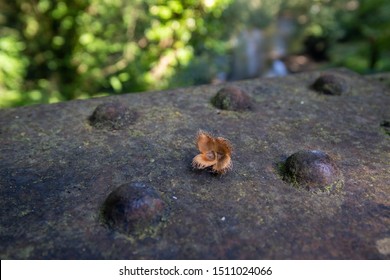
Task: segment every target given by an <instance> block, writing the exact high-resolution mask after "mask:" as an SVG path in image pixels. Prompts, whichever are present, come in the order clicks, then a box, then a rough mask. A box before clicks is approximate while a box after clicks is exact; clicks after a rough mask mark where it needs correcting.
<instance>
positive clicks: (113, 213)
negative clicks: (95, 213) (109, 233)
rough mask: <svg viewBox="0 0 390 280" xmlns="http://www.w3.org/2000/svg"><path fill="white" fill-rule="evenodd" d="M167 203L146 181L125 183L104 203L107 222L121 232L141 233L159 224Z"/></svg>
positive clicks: (104, 215)
mask: <svg viewBox="0 0 390 280" xmlns="http://www.w3.org/2000/svg"><path fill="white" fill-rule="evenodd" d="M164 211H165V203H164V201H163V200H162V198H161V196H160V195H159V194H158V193H157V191H156V190H155V189H154V188H153V187H151V186H149V185H146V184H144V183H140V182H135V183H129V184H124V185H122V186H120V187H118V188H117V189H115V190H114V191H113V192H111V193H110V195H109V196H108V197H107V199H106V201H105V203H104V205H103V211H102V212H103V217H104V219H105V222H106V223H107V224H108V225H109V226H110V227H111V228H113V229H115V230H118V231H119V232H122V233H126V234H132V233H140V232H142V231H144V230H147V229H148V228H150V227H153V226H157V225H158V224H159V222H161V219H162V218H163V216H164Z"/></svg>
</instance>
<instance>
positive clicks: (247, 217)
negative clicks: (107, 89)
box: [0, 70, 390, 259]
mask: <svg viewBox="0 0 390 280" xmlns="http://www.w3.org/2000/svg"><path fill="white" fill-rule="evenodd" d="M332 72H333V73H336V74H337V75H338V77H342V80H343V83H345V86H346V87H347V88H348V91H343V92H342V94H341V95H326V94H321V93H319V92H317V91H316V90H314V89H313V88H312V85H313V83H314V82H315V81H316V80H317V79H318V78H319V77H320V75H321V73H320V72H312V73H305V74H299V75H293V76H288V77H285V78H278V79H256V80H248V81H242V82H237V83H234V84H233V85H234V86H236V87H239V88H241V89H242V90H243V91H245V92H246V93H247V94H248V96H249V97H250V98H251V110H240V111H234V110H221V109H218V108H215V107H214V106H213V105H212V103H211V100H212V98H213V97H214V96H215V95H216V93H217V92H218V91H219V90H220V89H221V88H222V87H224V86H226V85H212V86H199V87H192V88H183V89H177V90H171V91H165V92H157V93H143V94H128V95H122V96H112V97H107V98H98V99H91V100H86V101H72V102H66V103H59V104H53V105H41V106H31V107H24V108H15V109H4V110H1V111H0V158H1V160H0V195H1V200H0V209H1V213H0V257H1V259H389V258H390V251H389V250H388V248H389V246H390V244H389V240H390V165H389V163H390V135H389V133H388V129H387V128H388V127H387V126H386V124H387V123H388V122H389V120H390V110H389V108H390V90H389V88H388V87H386V86H385V85H384V84H382V83H380V82H379V81H377V80H375V79H371V78H369V77H364V76H360V75H357V74H355V73H352V72H349V71H346V70H337V71H327V73H332ZM101 104H111V105H110V106H108V107H107V106H104V105H101ZM112 104H121V105H120V106H119V105H117V107H118V108H119V109H118V110H119V111H118V112H117V113H116V109H115V108H114V109H112ZM99 105H100V106H101V107H100V109H102V108H103V109H104V108H106V109H107V108H108V109H107V110H103V111H101V112H100V111H98V113H99V114H98V113H95V117H92V115H93V114H94V111H95V109H96V108H97V107H98V106H99ZM114 107H115V106H114ZM131 112H136V114H135V113H131ZM96 114H97V115H96ZM93 120H99V122H100V123H99V122H98V123H99V124H98V127H97V126H96V123H95V122H94V121H93ZM106 123H108V124H109V125H105V124H106ZM100 124H101V125H100ZM199 129H202V130H205V131H208V132H210V133H212V134H213V135H215V136H221V137H224V138H226V139H228V140H229V141H230V142H231V143H232V145H233V146H234V152H233V155H232V160H233V170H232V171H229V172H228V173H227V174H225V175H223V176H220V175H214V174H211V173H209V172H207V171H205V170H193V169H192V167H191V161H192V159H193V157H194V156H195V155H196V154H198V150H197V148H196V146H195V144H194V139H195V136H196V134H197V132H198V130H199ZM300 150H310V151H312V150H318V151H322V152H323V153H325V154H326V155H328V156H329V157H330V158H331V159H332V161H334V163H335V164H337V168H338V169H337V170H339V171H338V172H340V174H341V173H342V174H343V187H342V188H341V189H340V190H338V191H337V192H326V191H324V192H310V191H307V190H306V189H305V188H300V187H299V186H297V185H295V184H292V183H290V182H286V181H285V180H283V174H281V170H280V163H281V162H285V161H286V159H287V158H288V157H289V156H291V155H292V154H294V153H296V152H298V151H300ZM337 174H338V173H337ZM310 178H311V177H310ZM136 182H143V184H146V185H147V186H152V187H153V189H152V190H147V191H145V192H142V193H140V194H138V196H136V198H135V199H134V197H133V196H132V194H131V190H128V189H126V190H122V189H120V191H115V190H117V189H118V187H120V186H123V185H128V186H134V184H137V183H136ZM117 192H118V193H119V197H124V201H130V202H131V203H130V204H131V205H132V206H131V207H133V208H121V207H122V206H115V207H116V208H113V209H115V213H116V214H115V216H110V215H108V216H105V214H104V213H105V212H104V211H105V210H104V209H105V207H107V206H106V205H107V199H108V197H109V196H110V194H112V193H114V194H117ZM129 192H130V193H129ZM138 199H140V200H139V201H140V202H139V203H141V204H137V203H138V202H137V201H138ZM134 201H135V202H134ZM115 205H116V204H115ZM119 205H122V204H119ZM123 205H127V204H126V203H125V204H123ZM143 207H146V208H143ZM110 209H111V208H110ZM129 209H130V210H129ZM131 209H141V210H142V211H141V210H140V211H141V212H132V211H133V210H131ZM126 211H127V212H126ZM129 211H130V212H129ZM137 211H138V210H137ZM118 213H119V214H118ZM126 213H130V214H129V215H130V217H127V216H126V215H127V214H126ZM134 213H135V214H134ZM139 213H140V214H139ZM131 215H133V216H131ZM143 215H144V216H143ZM107 217H108V218H107ZM112 217H114V218H112ZM142 217H146V218H147V219H151V221H152V222H151V223H147V225H146V226H142V227H137V234H133V231H132V230H131V229H129V228H128V227H127V224H126V223H128V222H129V224H130V225H132V223H133V222H134V221H136V223H137V225H139V224H138V223H140V224H141V225H143V223H142V221H141V220H140V219H142ZM156 219H157V220H156ZM113 221H114V222H113ZM118 221H119V222H118ZM121 221H124V222H125V225H126V226H121ZM118 223H119V225H120V226H119V227H117V226H116V225H117V224H118Z"/></svg>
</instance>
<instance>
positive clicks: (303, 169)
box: [284, 150, 344, 192]
mask: <svg viewBox="0 0 390 280" xmlns="http://www.w3.org/2000/svg"><path fill="white" fill-rule="evenodd" d="M284 179H285V180H286V181H288V182H290V183H292V184H293V185H294V186H297V187H302V188H305V189H307V190H309V191H318V190H320V191H328V192H329V191H333V190H335V189H340V188H341V187H342V186H343V184H344V181H343V176H342V173H341V171H340V169H339V167H338V166H337V165H336V163H335V162H334V160H333V159H332V158H331V157H330V156H328V155H327V154H326V153H324V152H322V151H316V150H314V151H307V150H303V151H299V152H296V153H294V154H292V155H291V156H289V157H288V158H287V160H286V162H285V165H284Z"/></svg>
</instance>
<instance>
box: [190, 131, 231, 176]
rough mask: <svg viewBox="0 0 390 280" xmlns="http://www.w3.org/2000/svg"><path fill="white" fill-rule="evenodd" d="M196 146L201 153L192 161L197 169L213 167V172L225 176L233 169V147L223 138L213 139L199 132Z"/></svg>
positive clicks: (205, 133)
mask: <svg viewBox="0 0 390 280" xmlns="http://www.w3.org/2000/svg"><path fill="white" fill-rule="evenodd" d="M196 145H197V147H198V150H199V151H200V152H201V153H200V154H199V155H197V156H195V157H194V159H193V160H192V166H193V167H194V168H197V169H205V168H208V167H211V169H212V171H213V172H216V173H219V174H224V173H226V172H227V171H228V170H229V169H231V168H232V159H231V154H232V150H233V149H232V146H231V144H230V142H229V141H228V140H226V139H225V138H222V137H216V138H214V137H212V136H211V135H210V134H208V133H207V132H204V131H199V132H198V136H197V138H196Z"/></svg>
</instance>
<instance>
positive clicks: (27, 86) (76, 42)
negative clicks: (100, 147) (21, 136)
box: [0, 0, 390, 107]
mask: <svg viewBox="0 0 390 280" xmlns="http://www.w3.org/2000/svg"><path fill="white" fill-rule="evenodd" d="M286 13H288V14H289V15H290V17H292V18H294V21H295V22H296V24H297V25H298V28H297V34H296V36H295V42H293V44H292V46H297V47H296V48H295V51H300V50H299V48H302V46H303V41H304V40H305V39H307V38H321V39H322V40H323V41H324V42H325V43H326V51H327V53H328V60H329V63H330V64H331V65H334V66H346V67H348V68H351V69H352V70H356V71H359V72H362V73H364V72H370V71H372V72H373V71H385V70H390V61H389V59H387V60H386V59H385V57H387V58H388V57H389V50H390V45H389V44H390V42H389V41H390V40H389V37H390V33H389V32H390V1H387V0H360V1H359V0H339V1H336V0H310V1H309V0H289V1H287V0H202V1H196V0H182V1H179V0H168V1H166V0H143V1H142V0H131V1H126V0H58V1H52V0H29V1H26V0H13V1H8V0H0V24H1V27H0V107H7V106H20V105H28V104H35V103H50V102H57V101H64V100H71V99H76V98H89V97H93V96H101V95H107V94H119V93H124V92H139V91H146V90H153V89H165V88H169V87H177V86H187V85H193V84H200V83H208V82H210V81H211V79H212V78H213V77H215V76H216V75H217V74H218V73H220V72H228V71H229V61H228V59H226V57H228V55H229V52H230V51H231V38H232V36H233V35H235V34H237V32H239V31H240V30H242V29H243V28H251V27H253V28H261V29H267V28H269V27H270V26H272V24H273V23H274V22H275V20H276V19H277V18H278V16H280V15H282V14H286Z"/></svg>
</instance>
